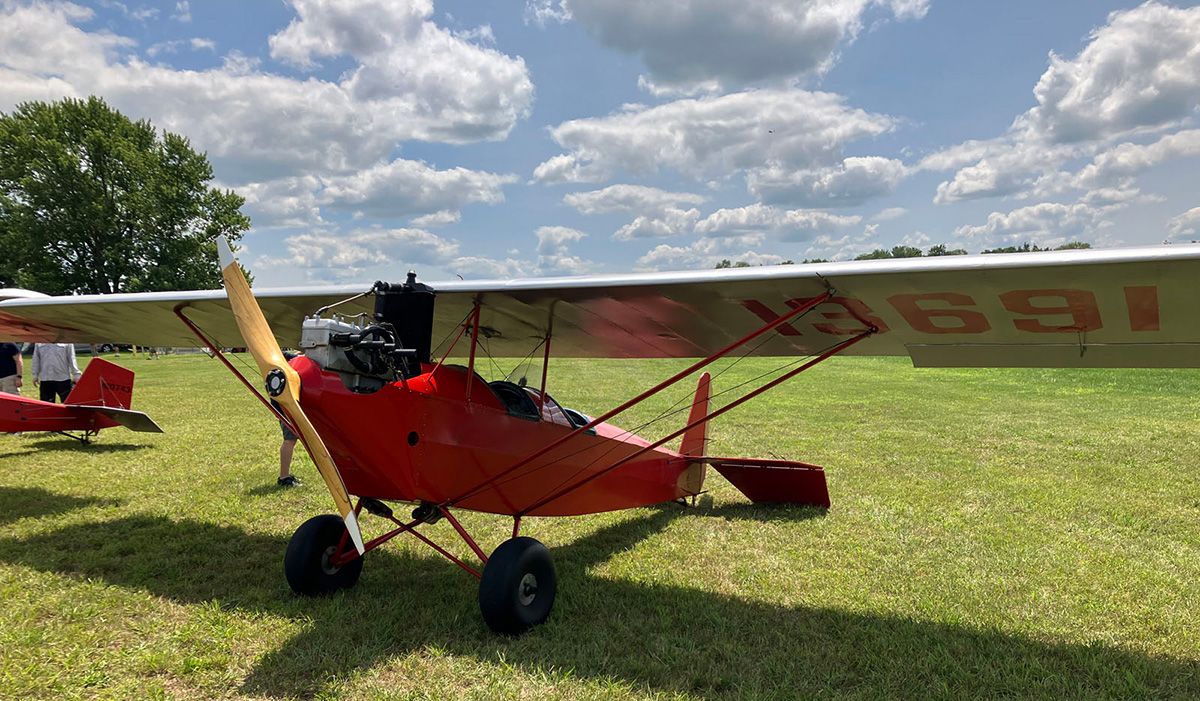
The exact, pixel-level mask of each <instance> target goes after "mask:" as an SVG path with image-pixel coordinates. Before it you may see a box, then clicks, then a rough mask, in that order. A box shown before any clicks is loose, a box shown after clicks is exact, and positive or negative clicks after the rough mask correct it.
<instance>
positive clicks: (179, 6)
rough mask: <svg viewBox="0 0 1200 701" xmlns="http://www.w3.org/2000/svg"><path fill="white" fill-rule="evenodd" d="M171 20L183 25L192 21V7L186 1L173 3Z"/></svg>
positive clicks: (180, 0)
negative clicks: (173, 9) (173, 8)
mask: <svg viewBox="0 0 1200 701" xmlns="http://www.w3.org/2000/svg"><path fill="white" fill-rule="evenodd" d="M171 19H173V20H175V21H176V22H183V23H184V24H186V23H188V22H191V21H192V7H191V5H190V4H189V3H188V0H179V2H177V3H175V12H174V13H172V14H171Z"/></svg>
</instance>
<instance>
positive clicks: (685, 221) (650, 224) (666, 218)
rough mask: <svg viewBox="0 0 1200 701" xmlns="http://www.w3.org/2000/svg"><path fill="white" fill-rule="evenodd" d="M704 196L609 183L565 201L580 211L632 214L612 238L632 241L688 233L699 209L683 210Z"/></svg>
mask: <svg viewBox="0 0 1200 701" xmlns="http://www.w3.org/2000/svg"><path fill="white" fill-rule="evenodd" d="M704 200H705V198H704V196H703V195H697V194H693V193H690V192H667V191H666V190H660V189H658V188H655V187H646V186H643V185H610V186H609V187H606V188H603V189H600V190H592V191H591V192H572V193H569V194H567V195H566V196H565V197H563V201H564V202H566V203H567V204H568V205H570V206H572V207H574V208H575V209H576V210H577V211H579V212H580V213H581V214H612V213H620V214H633V215H636V216H635V217H634V220H633V221H631V222H630V223H628V224H626V225H624V226H622V227H621V228H619V229H617V231H616V232H615V233H614V234H613V239H614V240H617V241H629V240H632V239H638V238H663V237H668V236H675V235H678V234H684V233H688V232H690V231H691V230H692V226H693V225H694V224H695V223H696V220H698V219H699V218H700V210H698V209H696V208H695V207H691V208H688V209H684V208H683V206H686V205H689V204H701V203H703V202H704Z"/></svg>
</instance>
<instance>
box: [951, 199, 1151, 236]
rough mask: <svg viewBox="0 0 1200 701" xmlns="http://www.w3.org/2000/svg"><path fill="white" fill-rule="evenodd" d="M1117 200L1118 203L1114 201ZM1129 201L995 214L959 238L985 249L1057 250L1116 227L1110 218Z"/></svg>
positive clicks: (1039, 206)
mask: <svg viewBox="0 0 1200 701" xmlns="http://www.w3.org/2000/svg"><path fill="white" fill-rule="evenodd" d="M1113 200H1115V201H1113ZM1129 201H1130V200H1129V198H1127V197H1116V198H1109V199H1107V200H1106V199H1105V198H1099V199H1096V198H1092V199H1091V200H1080V201H1078V202H1073V203H1069V204H1067V203H1062V202H1041V203H1038V204H1035V205H1030V206H1027V207H1019V208H1017V209H1014V210H1011V211H1008V212H992V213H991V214H989V215H988V217H987V221H986V222H984V223H983V224H979V225H963V226H960V227H958V228H957V229H955V230H954V234H955V236H956V237H959V238H961V239H966V240H969V241H971V242H973V243H975V244H977V245H980V246H981V247H984V248H993V247H998V246H1012V245H1020V244H1023V243H1026V242H1029V243H1034V244H1037V245H1039V246H1043V247H1045V246H1057V245H1061V244H1063V243H1066V242H1068V241H1071V240H1074V239H1082V238H1088V237H1092V236H1094V235H1095V234H1096V233H1097V232H1098V231H1100V230H1102V229H1105V228H1108V227H1110V226H1112V222H1111V221H1110V220H1109V219H1108V215H1109V214H1111V213H1112V212H1115V211H1116V210H1118V209H1121V208H1122V207H1125V206H1126V205H1127V204H1128V202H1129Z"/></svg>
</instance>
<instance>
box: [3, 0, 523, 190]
mask: <svg viewBox="0 0 1200 701" xmlns="http://www.w3.org/2000/svg"><path fill="white" fill-rule="evenodd" d="M294 7H295V8H296V11H297V13H298V17H297V19H296V20H295V21H293V22H292V23H291V24H290V25H289V26H288V27H287V28H285V29H284V30H282V31H281V32H280V33H278V34H276V35H275V36H274V37H273V38H272V52H273V55H274V56H276V57H277V58H279V59H280V60H288V61H292V62H296V63H305V62H306V61H307V62H309V63H315V62H317V61H319V60H321V59H324V58H326V57H345V58H347V59H349V60H350V61H351V62H352V64H353V66H354V67H353V68H351V69H349V70H348V71H346V72H345V73H344V74H343V75H342V77H340V78H339V79H338V80H337V81H329V80H321V79H318V78H315V77H310V78H307V79H303V80H301V79H296V78H293V77H288V76H284V75H278V74H273V73H268V72H262V71H261V70H259V69H258V67H257V66H255V65H253V64H251V63H247V62H245V61H237V60H234V61H232V62H226V63H225V64H224V65H222V66H221V67H220V68H213V69H209V70H200V71H195V70H176V69H173V68H170V67H167V66H161V65H151V64H147V63H145V62H143V61H142V60H141V59H139V58H138V57H137V56H135V55H131V54H130V51H129V49H130V48H131V47H132V46H133V44H134V42H133V41H132V40H131V39H129V38H126V37H120V36H117V35H114V34H112V33H110V32H106V31H104V30H95V31H87V30H85V29H83V28H81V26H80V25H82V24H84V23H85V22H86V21H87V20H88V19H89V18H90V16H91V13H90V11H88V10H86V9H85V8H81V7H79V6H76V5H71V4H67V3H56V4H39V5H16V4H4V5H0V109H7V108H9V107H11V106H12V105H13V104H15V103H17V102H19V101H22V100H27V99H44V98H47V97H50V96H53V97H61V96H65V95H71V96H76V95H81V94H82V95H87V94H93V93H95V94H101V95H104V96H105V99H107V100H108V101H109V102H110V103H111V104H113V105H114V106H115V107H117V108H118V109H120V110H122V111H124V112H126V113H127V114H130V115H131V116H134V117H148V118H150V119H151V120H153V121H154V123H155V125H157V126H159V127H162V128H165V129H169V130H171V131H176V132H180V133H182V134H185V135H187V136H189V137H190V138H191V139H192V141H193V143H195V144H196V145H197V146H198V147H199V148H201V149H203V150H205V151H207V152H208V154H209V156H210V157H211V158H212V159H213V161H214V164H215V165H217V167H218V171H219V172H220V173H221V175H222V177H223V178H225V179H226V180H229V181H231V182H235V183H240V182H255V181H261V180H264V179H268V178H270V177H278V176H281V175H290V174H294V173H295V172H297V171H301V172H306V173H312V172H349V171H353V170H356V169H360V168H365V167H369V166H371V165H372V164H374V163H376V162H378V161H380V160H381V159H383V158H385V157H387V156H388V155H389V154H390V153H391V152H392V151H393V150H394V148H395V146H396V144H397V143H399V142H402V141H405V140H409V139H421V140H426V141H443V142H449V143H463V142H469V141H474V140H479V139H497V138H503V137H504V136H506V135H507V134H508V132H509V130H511V129H512V127H513V125H514V124H515V123H516V121H517V120H518V119H520V118H521V117H523V116H524V115H525V114H526V113H527V112H528V110H529V105H530V102H531V100H532V97H533V84H532V82H531V81H530V79H529V75H528V71H527V69H526V67H525V64H524V61H523V60H521V59H520V58H513V57H510V56H506V55H504V54H501V53H499V52H498V51H496V50H494V49H491V48H486V47H483V46H479V45H476V44H473V43H471V42H469V41H466V40H464V39H462V38H460V37H456V36H454V35H453V34H452V33H450V32H448V31H446V30H445V29H442V28H440V27H438V26H437V25H435V24H434V23H433V22H432V21H431V20H430V17H431V15H432V8H431V7H430V6H429V4H428V3H427V2H419V1H417V0H411V1H410V2H406V3H390V2H389V3H382V4H380V3H372V2H368V1H367V0H361V1H360V2H355V3H336V7H335V3H326V2H318V1H317V0H311V1H310V0H297V2H296V3H294ZM357 41H361V42H362V43H361V44H355V43H354V42H357ZM235 58H236V57H235Z"/></svg>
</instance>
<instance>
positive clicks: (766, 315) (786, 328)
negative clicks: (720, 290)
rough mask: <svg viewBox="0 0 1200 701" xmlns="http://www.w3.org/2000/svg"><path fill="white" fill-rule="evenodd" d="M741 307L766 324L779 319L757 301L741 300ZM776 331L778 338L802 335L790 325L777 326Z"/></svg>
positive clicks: (768, 308)
mask: <svg viewBox="0 0 1200 701" xmlns="http://www.w3.org/2000/svg"><path fill="white" fill-rule="evenodd" d="M742 306H743V307H745V308H746V309H749V310H750V311H752V312H754V315H755V316H757V317H758V318H759V319H762V320H763V321H765V322H767V323H770V322H772V321H775V320H776V319H778V318H779V315H778V314H776V313H775V312H773V311H771V308H770V307H768V306H767V305H765V304H763V303H762V302H760V301H758V300H757V299H743V300H742ZM776 331H778V332H779V335H780V336H800V335H802V334H801V333H800V332H799V331H797V330H796V327H795V326H792V325H791V324H780V325H779V326H778V328H776Z"/></svg>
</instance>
